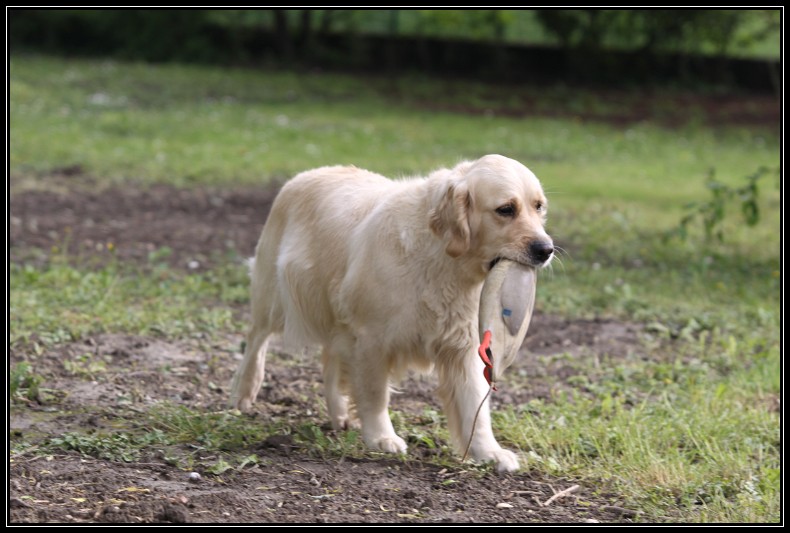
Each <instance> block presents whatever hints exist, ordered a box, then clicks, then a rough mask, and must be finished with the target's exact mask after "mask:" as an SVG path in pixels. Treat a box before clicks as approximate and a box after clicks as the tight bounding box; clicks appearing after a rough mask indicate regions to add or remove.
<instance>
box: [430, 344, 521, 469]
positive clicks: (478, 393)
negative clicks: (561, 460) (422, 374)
mask: <svg viewBox="0 0 790 533" xmlns="http://www.w3.org/2000/svg"><path fill="white" fill-rule="evenodd" d="M459 359H461V360H463V364H462V365H459V364H457V363H451V364H443V365H438V367H437V370H438V373H439V396H440V398H441V399H442V402H443V404H444V410H445V414H446V415H447V423H448V425H449V429H450V434H451V435H452V438H453V444H454V446H455V448H456V449H457V450H458V451H459V453H460V454H463V453H464V452H465V451H466V449H467V446H469V456H470V457H471V458H472V459H475V460H477V461H494V462H495V463H496V468H497V470H498V471H499V472H513V471H515V470H518V459H517V458H516V454H515V453H513V452H511V451H510V450H505V449H504V448H502V447H501V446H500V445H499V443H498V442H497V441H496V439H495V438H494V433H493V431H492V429H491V414H490V412H489V407H488V399H486V401H485V403H484V404H483V406H482V407H481V406H480V402H481V401H482V400H483V398H484V397H485V395H486V393H487V392H488V388H489V386H488V383H487V382H486V380H485V378H484V377H483V368H484V367H483V362H482V361H480V359H479V358H478V357H477V355H476V354H474V353H471V354H468V355H467V354H464V355H460V354H459ZM478 408H480V411H479V413H478ZM475 415H477V420H476V421H475ZM473 433H474V436H472V434H473ZM470 437H471V443H470V442H469V439H470Z"/></svg>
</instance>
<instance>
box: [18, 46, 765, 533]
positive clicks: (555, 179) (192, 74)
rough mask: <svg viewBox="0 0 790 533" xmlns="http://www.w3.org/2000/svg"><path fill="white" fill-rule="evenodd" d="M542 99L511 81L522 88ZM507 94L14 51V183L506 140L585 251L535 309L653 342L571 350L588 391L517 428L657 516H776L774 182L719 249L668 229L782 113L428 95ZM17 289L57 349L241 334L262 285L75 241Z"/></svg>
mask: <svg viewBox="0 0 790 533" xmlns="http://www.w3.org/2000/svg"><path fill="white" fill-rule="evenodd" d="M544 92H546V91H540V90H536V89H535V88H526V87H523V88H522V87H516V86H513V87H509V88H500V89H497V90H496V91H493V94H496V95H498V97H499V98H501V99H503V100H504V101H505V103H507V98H517V97H519V96H520V95H522V94H523V95H530V96H531V97H537V98H541V95H542V94H543V93H544ZM548 92H549V93H550V91H548ZM490 94H492V93H491V92H490V91H487V90H486V89H485V88H484V87H482V86H481V85H480V84H474V83H462V82H447V81H444V82H438V81H431V80H427V79H422V78H414V77H412V78H409V79H401V80H388V79H385V78H375V79H364V78H357V77H351V76H342V75H334V74H331V75H330V74H295V73H292V72H276V71H264V72H256V71H250V70H236V69H211V68H204V67H186V66H176V65H172V66H151V65H143V64H124V63H117V62H112V61H84V60H61V59H51V58H45V57H36V56H12V58H11V64H10V123H11V135H10V171H11V177H10V187H11V190H12V191H18V190H23V189H26V188H42V187H46V186H47V179H46V176H47V175H48V174H49V173H51V172H53V171H54V170H56V169H59V168H65V167H69V166H73V165H79V166H80V168H81V169H82V170H83V172H84V173H85V174H88V175H90V176H94V177H96V178H98V181H99V184H100V185H103V184H106V185H109V184H118V183H130V184H132V183H134V184H143V185H144V184H150V183H169V184H174V185H178V186H183V187H189V186H193V185H197V184H201V185H217V186H218V185H222V186H228V187H230V186H234V185H239V184H246V185H249V184H255V183H258V184H260V185H261V187H265V186H266V184H267V183H269V182H270V181H272V180H281V179H284V178H286V177H288V176H291V175H293V174H295V173H296V172H298V171H301V170H304V169H307V168H311V167H315V166H320V165H324V164H337V163H347V164H355V165H357V166H360V167H364V168H368V169H370V170H373V171H377V172H381V173H383V174H386V175H389V176H403V175H410V174H416V173H420V174H422V173H425V172H427V171H429V170H431V169H432V168H436V167H439V166H447V165H452V164H454V163H455V162H457V161H458V160H460V159H463V158H476V157H479V156H480V155H483V154H486V153H502V154H504V155H507V156H510V157H513V158H515V159H518V160H520V161H522V162H524V163H525V164H526V165H527V166H528V167H530V168H531V169H532V170H533V171H534V172H535V173H536V174H537V175H538V177H540V178H541V180H542V182H543V184H544V187H545V188H546V190H547V191H548V196H549V201H550V204H551V207H550V216H549V231H550V232H551V233H552V235H553V236H554V237H555V239H556V240H557V242H558V243H559V244H561V245H562V246H563V248H565V249H566V250H567V253H566V254H564V255H562V256H561V257H560V259H561V264H556V265H555V266H554V267H553V269H552V271H551V272H548V273H546V274H545V275H542V276H541V280H540V283H539V289H538V291H539V292H538V307H539V309H540V310H541V311H542V312H544V313H555V314H559V315H563V316H566V317H568V318H573V319H576V318H589V317H611V318H615V319H623V320H629V321H636V322H640V323H643V324H646V325H647V329H646V331H649V332H651V334H652V340H648V341H646V346H645V347H644V348H643V349H642V350H641V351H640V352H639V353H635V354H634V355H633V357H628V358H626V359H624V360H622V361H619V362H618V364H617V365H616V366H615V367H613V368H605V367H599V366H597V365H596V364H594V362H593V361H591V360H586V359H581V360H578V361H575V362H574V363H573V364H574V365H577V367H578V370H579V375H580V376H583V375H586V376H587V378H586V379H587V382H586V383H583V384H584V385H585V386H586V388H587V390H589V391H591V392H589V393H586V394H581V393H579V394H573V395H570V396H567V397H566V396H557V397H556V398H554V399H553V400H552V401H547V402H538V403H536V404H529V405H523V406H515V407H513V408H512V409H511V410H509V411H506V412H504V413H499V414H498V415H497V417H498V422H497V423H498V425H499V427H503V428H504V430H503V434H504V437H505V440H506V441H508V442H509V443H511V445H513V446H515V447H517V448H519V449H521V450H522V451H524V452H525V453H527V454H528V456H529V457H531V458H532V460H531V462H530V468H538V469H543V470H546V471H547V472H550V473H553V474H559V473H563V474H568V473H570V474H573V475H574V476H577V477H579V478H582V479H587V480H590V481H591V482H601V483H605V484H607V485H608V486H613V487H615V488H616V490H618V491H621V492H622V493H625V494H629V495H631V497H632V498H633V500H634V501H635V502H637V504H639V505H641V506H642V508H645V509H648V510H649V515H650V516H649V517H648V519H650V520H664V519H670V520H695V521H725V522H741V521H747V522H767V521H778V520H779V517H780V515H779V508H780V493H779V488H780V473H781V469H780V455H779V453H780V428H779V415H778V414H777V413H776V412H772V411H771V410H769V409H767V408H766V403H767V402H768V400H770V399H771V398H776V397H778V395H779V394H780V348H779V346H780V345H779V341H780V282H781V269H780V260H779V257H780V256H779V250H780V191H779V187H778V183H779V181H778V177H777V176H776V174H771V175H770V176H768V177H767V178H766V179H764V180H763V181H762V182H761V185H760V186H761V194H760V203H759V206H760V209H761V212H760V215H761V216H760V221H759V223H758V224H757V225H756V226H754V227H746V226H745V225H744V224H743V222H742V221H741V219H740V214H739V212H738V206H737V205H730V206H729V210H730V212H729V213H728V216H727V218H726V219H725V222H724V225H723V227H724V235H725V239H724V241H723V242H706V241H705V240H704V238H703V233H702V231H701V228H694V231H693V232H692V234H691V236H690V238H689V240H688V241H686V242H682V241H678V240H669V241H665V240H664V239H663V238H662V236H663V235H664V234H665V232H667V231H669V230H671V229H672V228H673V227H675V226H677V224H678V222H679V220H680V218H681V217H682V215H683V213H684V206H685V205H686V204H687V203H689V202H691V201H704V200H707V199H708V197H709V191H708V190H707V189H706V187H705V177H706V175H707V172H708V171H709V169H711V168H713V169H715V172H716V177H717V179H719V180H720V181H722V182H724V183H726V184H727V185H729V186H738V185H740V184H741V182H742V181H743V179H744V177H745V176H747V175H748V174H750V173H752V172H754V171H755V170H756V169H757V168H758V167H760V166H768V167H772V168H776V167H778V165H779V162H780V150H779V148H780V144H779V143H780V140H779V137H778V134H777V130H776V129H769V130H766V129H764V128H745V127H716V128H713V127H708V126H706V125H705V124H704V122H703V121H701V120H697V119H696V118H695V117H698V116H699V115H698V113H700V112H699V111H698V110H694V109H689V117H690V119H691V120H690V121H689V123H688V124H687V125H685V126H681V127H678V128H673V129H668V128H663V127H660V126H658V125H655V124H652V123H649V122H642V123H638V124H634V125H631V126H627V127H621V126H610V125H607V124H606V123H603V122H595V123H591V122H586V121H582V120H579V119H578V118H576V117H575V114H574V112H577V113H582V112H585V111H589V110H590V109H591V108H595V106H600V105H602V104H600V103H599V102H597V101H596V100H595V99H594V97H593V95H592V94H591V93H585V92H583V91H582V92H579V93H578V95H576V96H573V92H572V91H569V90H568V89H567V88H566V89H565V93H564V94H568V95H569V100H568V101H564V102H557V101H554V100H552V96H551V95H550V94H546V95H545V96H543V98H545V99H546V101H547V102H548V104H547V105H551V106H557V108H558V109H557V110H558V111H560V113H558V114H559V115H560V116H559V117H558V118H547V117H545V116H535V117H530V116H525V117H521V118H505V117H501V116H496V114H495V115H494V116H487V115H485V114H480V115H474V114H455V113H450V112H443V111H436V110H433V107H434V106H432V105H431V104H432V103H436V102H440V103H452V104H459V105H462V104H464V103H465V102H466V103H468V104H470V105H473V106H478V105H480V101H479V99H480V98H487V97H489V96H486V95H490ZM659 98H660V97H659ZM475 99H477V100H475ZM484 103H485V102H484ZM654 105H656V106H659V107H660V106H661V105H663V104H662V102H661V101H660V99H659V100H658V101H656V102H654ZM10 287H11V291H10V296H9V300H10V301H9V305H10V315H11V319H10V324H11V328H10V341H11V342H12V343H15V342H22V341H24V340H25V339H28V338H30V336H31V335H32V334H33V333H34V332H36V333H38V334H40V337H39V338H40V339H41V340H43V341H44V342H52V343H58V342H64V341H66V340H70V339H79V338H82V337H83V336H86V335H89V334H91V333H95V332H97V331H118V332H134V333H143V334H161V335H166V336H170V337H179V336H183V335H189V334H190V333H191V332H194V331H196V330H205V331H209V332H211V331H233V330H234V329H235V328H240V327H241V326H240V325H238V324H235V323H234V322H233V319H232V316H231V313H230V312H229V311H228V310H227V309H226V307H227V305H228V304H229V303H234V304H238V302H240V301H244V298H245V291H246V279H245V274H244V272H243V269H242V268H241V267H240V266H234V265H227V266H225V267H222V268H219V269H215V270H212V271H209V272H207V273H202V274H191V275H186V274H182V273H180V272H177V271H170V270H168V269H167V267H164V266H158V267H157V269H156V270H155V274H152V273H148V274H141V273H140V272H139V271H136V270H131V269H125V268H123V267H121V266H119V265H116V264H110V265H108V266H103V267H96V268H92V269H89V268H88V267H85V266H79V265H73V264H70V263H69V261H68V257H66V258H65V260H64V257H62V256H61V255H55V256H53V258H52V261H50V262H49V263H48V264H47V265H46V266H41V267H39V266H31V265H11V268H10ZM196 302H197V303H198V304H200V305H196ZM118 309H123V312H118ZM237 331H238V330H237ZM670 338H671V339H675V340H674V342H673V343H666V342H664V341H667V340H668V339H670ZM667 346H671V347H672V348H671V350H672V351H671V352H668V351H667V350H668V348H667ZM579 379H582V378H579ZM700 502H701V503H700Z"/></svg>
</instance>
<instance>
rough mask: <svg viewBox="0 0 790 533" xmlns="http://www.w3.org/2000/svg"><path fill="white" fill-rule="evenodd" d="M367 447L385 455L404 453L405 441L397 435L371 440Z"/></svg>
mask: <svg viewBox="0 0 790 533" xmlns="http://www.w3.org/2000/svg"><path fill="white" fill-rule="evenodd" d="M368 446H370V447H371V448H374V449H376V450H380V451H382V452H387V453H406V441H405V440H403V439H402V438H400V437H399V436H397V435H393V436H391V437H382V438H380V439H373V440H372V442H369V443H368Z"/></svg>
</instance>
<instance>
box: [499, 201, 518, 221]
mask: <svg viewBox="0 0 790 533" xmlns="http://www.w3.org/2000/svg"><path fill="white" fill-rule="evenodd" d="M496 214H497V215H499V216H501V217H508V218H512V217H514V216H516V206H514V205H513V204H505V205H502V206H499V207H497V208H496Z"/></svg>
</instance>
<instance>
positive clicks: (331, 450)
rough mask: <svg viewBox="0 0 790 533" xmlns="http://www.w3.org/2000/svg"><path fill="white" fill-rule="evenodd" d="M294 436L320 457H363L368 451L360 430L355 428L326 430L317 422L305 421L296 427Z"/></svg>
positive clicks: (309, 451)
mask: <svg viewBox="0 0 790 533" xmlns="http://www.w3.org/2000/svg"><path fill="white" fill-rule="evenodd" d="M293 436H294V442H296V443H297V444H300V445H302V446H303V447H304V448H305V450H307V452H308V453H310V454H311V455H317V456H319V457H324V458H326V457H348V456H352V457H361V456H363V455H365V452H366V448H365V444H364V443H363V442H362V439H361V437H360V434H359V431H357V430H355V429H350V430H347V431H338V432H325V431H324V430H323V429H321V427H319V426H317V425H315V424H311V423H305V424H302V425H300V426H299V427H298V428H296V430H295V432H294V435H293Z"/></svg>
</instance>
